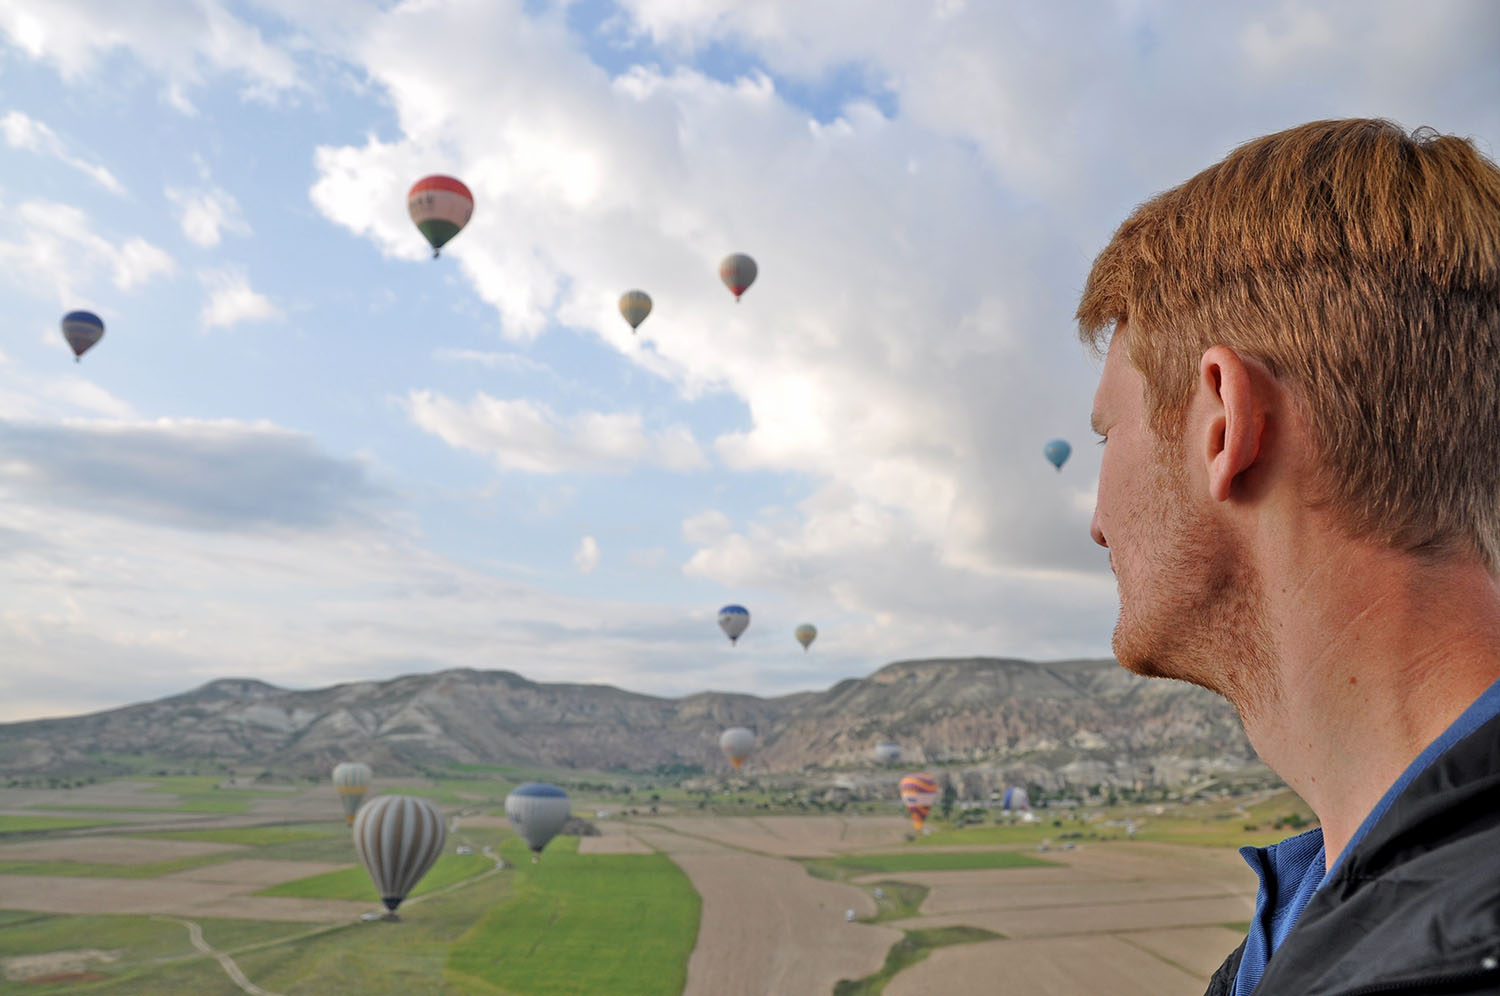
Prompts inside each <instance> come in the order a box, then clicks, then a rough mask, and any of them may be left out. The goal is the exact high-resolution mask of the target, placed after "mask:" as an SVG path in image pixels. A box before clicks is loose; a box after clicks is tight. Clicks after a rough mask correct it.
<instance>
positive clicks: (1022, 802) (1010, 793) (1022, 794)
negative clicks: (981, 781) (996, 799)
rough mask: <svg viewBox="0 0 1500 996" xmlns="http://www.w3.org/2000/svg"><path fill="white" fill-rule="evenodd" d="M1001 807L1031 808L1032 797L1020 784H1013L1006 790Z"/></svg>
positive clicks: (1007, 808) (1013, 809)
mask: <svg viewBox="0 0 1500 996" xmlns="http://www.w3.org/2000/svg"><path fill="white" fill-rule="evenodd" d="M1000 808H1001V809H1006V810H1012V811H1015V810H1022V809H1030V808H1031V797H1030V796H1028V795H1027V794H1026V790H1025V789H1023V788H1021V787H1020V786H1019V785H1012V786H1011V787H1010V788H1008V789H1006V790H1005V797H1004V799H1003V800H1002V801H1001V803H1000Z"/></svg>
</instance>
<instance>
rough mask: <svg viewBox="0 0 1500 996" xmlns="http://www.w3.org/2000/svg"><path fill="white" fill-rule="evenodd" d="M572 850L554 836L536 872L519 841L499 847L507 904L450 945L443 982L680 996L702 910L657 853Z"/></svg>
mask: <svg viewBox="0 0 1500 996" xmlns="http://www.w3.org/2000/svg"><path fill="white" fill-rule="evenodd" d="M577 846H578V840H577V838H575V837H559V838H557V839H556V840H554V841H553V842H552V844H551V846H550V847H548V849H547V851H546V854H545V855H544V857H543V858H542V861H541V863H540V864H537V865H533V864H531V863H530V862H529V859H528V858H527V857H526V851H525V849H524V848H523V847H522V846H521V844H520V842H519V841H516V840H512V841H509V842H507V844H506V845H505V846H504V847H502V849H501V853H502V854H503V855H504V856H505V858H506V860H507V861H509V862H513V863H515V864H514V867H515V872H514V877H513V879H512V883H511V887H512V889H513V890H514V897H513V898H512V899H510V900H509V901H508V902H506V903H504V904H502V905H501V906H500V907H499V908H497V909H496V910H494V912H492V913H490V914H489V915H488V916H486V917H485V918H484V919H483V920H482V921H481V922H480V923H478V924H477V925H475V926H474V927H473V928H472V929H470V930H469V931H468V932H467V933H465V934H464V935H463V937H461V938H459V940H458V943H457V944H455V945H454V946H453V950H452V952H451V954H450V955H449V956H448V962H447V971H446V976H447V978H448V979H449V981H450V982H451V983H452V984H454V985H455V986H457V987H459V988H460V990H461V991H468V992H481V993H488V992H494V993H504V992H513V993H533V994H538V996H548V994H561V993H610V994H612V996H632V994H642V996H645V994H656V993H675V992H681V990H682V987H683V985H684V983H685V980H686V978H687V960H688V956H689V955H690V954H691V953H692V950H693V945H694V943H695V942H696V940H697V937H698V916H699V910H700V907H701V905H702V903H701V900H700V899H699V897H698V893H697V892H696V891H695V890H694V889H693V886H692V884H691V883H690V882H689V881H688V879H687V876H686V875H684V874H683V873H682V871H681V870H680V869H678V867H677V866H676V865H675V864H673V863H672V861H671V860H670V859H669V858H667V857H665V856H664V855H660V854H616V855H585V854H578V853H577ZM606 939H607V941H606Z"/></svg>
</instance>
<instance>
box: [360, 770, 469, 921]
mask: <svg viewBox="0 0 1500 996" xmlns="http://www.w3.org/2000/svg"><path fill="white" fill-rule="evenodd" d="M447 838H448V834H447V831H445V830H444V829H443V818H442V816H440V815H439V814H438V811H437V807H435V806H433V804H432V803H430V802H428V801H427V800H426V799H417V798H414V797H412V796H409V795H382V796H377V797H376V798H374V799H372V800H370V801H369V802H367V803H365V804H364V805H363V806H361V807H359V812H357V813H355V814H354V850H355V852H356V853H357V854H358V855H359V860H360V861H361V862H362V863H363V864H364V866H365V870H366V871H367V872H369V873H370V879H371V880H372V881H373V882H374V883H375V891H377V892H379V893H380V901H381V902H383V903H385V908H386V909H388V910H390V911H391V912H392V913H393V914H394V913H395V912H396V907H397V906H400V905H401V901H402V900H403V899H405V898H406V895H407V893H409V892H411V890H412V889H413V888H415V887H416V884H417V883H418V882H420V881H421V880H422V876H423V875H426V874H427V869H429V868H431V867H432V863H433V862H434V861H436V860H437V859H438V855H439V854H442V853H443V843H444V841H446V840H447Z"/></svg>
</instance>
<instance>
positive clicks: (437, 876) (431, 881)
mask: <svg viewBox="0 0 1500 996" xmlns="http://www.w3.org/2000/svg"><path fill="white" fill-rule="evenodd" d="M493 866H494V862H493V861H491V860H490V859H489V858H487V857H485V856H484V855H482V854H444V855H442V856H441V857H439V858H438V859H437V862H436V863H435V864H433V866H432V868H431V869H430V870H429V871H428V872H427V874H426V875H423V876H422V880H421V881H420V882H418V883H417V887H416V888H415V889H412V891H411V894H412V895H413V896H420V895H422V894H423V893H427V892H432V891H434V890H436V889H441V888H443V887H444V886H449V885H452V884H453V883H454V882H461V881H463V880H464V879H466V878H473V877H474V876H475V875H478V874H479V873H480V872H483V871H487V870H488V869H489V868H491V867H493ZM256 895H257V896H291V897H294V898H297V899H354V900H369V901H370V902H379V901H380V896H379V895H378V894H377V893H376V892H375V885H374V883H373V882H371V881H370V876H369V873H367V872H366V871H365V869H364V867H363V866H362V865H354V866H352V867H349V868H340V869H339V870H337V871H331V872H324V873H323V874H321V875H309V876H307V877H306V878H297V879H293V880H292V881H290V882H282V883H281V884H279V885H273V886H271V887H270V888H269V889H262V890H260V891H259V892H257V893H256Z"/></svg>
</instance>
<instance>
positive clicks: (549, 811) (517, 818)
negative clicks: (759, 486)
mask: <svg viewBox="0 0 1500 996" xmlns="http://www.w3.org/2000/svg"><path fill="white" fill-rule="evenodd" d="M571 815H573V804H572V803H571V802H569V801H568V793H566V792H564V791H563V790H562V789H560V788H558V787H557V786H556V785H547V784H545V783H543V782H526V783H525V784H524V785H517V786H516V787H515V788H514V789H513V790H512V791H511V793H510V795H508V796H506V797H505V818H506V819H508V820H510V825H511V826H513V827H515V828H516V833H517V834H518V835H520V838H521V839H522V840H524V841H525V842H526V846H527V847H529V848H531V860H532V863H533V864H534V863H536V862H537V861H538V860H540V858H541V854H542V848H544V847H546V846H547V842H548V841H550V840H551V839H552V838H553V837H556V836H557V832H558V831H559V830H561V829H562V828H563V824H564V823H566V822H568V817H569V816H571Z"/></svg>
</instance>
